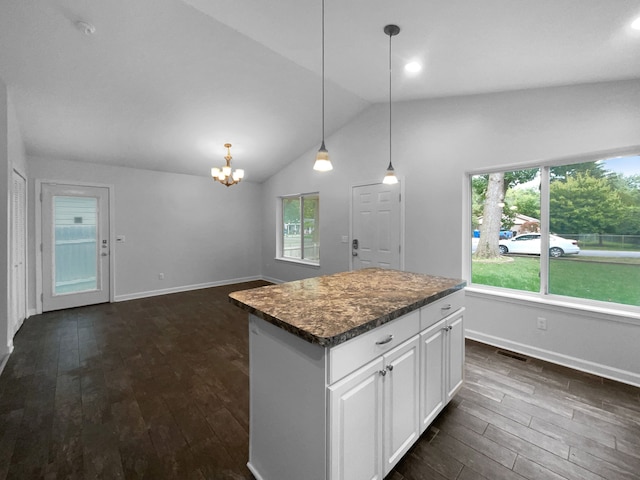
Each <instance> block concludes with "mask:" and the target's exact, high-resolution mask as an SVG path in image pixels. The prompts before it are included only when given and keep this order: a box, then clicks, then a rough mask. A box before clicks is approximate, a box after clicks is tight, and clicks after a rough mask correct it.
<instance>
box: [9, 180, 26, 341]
mask: <svg viewBox="0 0 640 480" xmlns="http://www.w3.org/2000/svg"><path fill="white" fill-rule="evenodd" d="M12 181H13V187H12V192H11V193H12V197H11V264H12V266H13V268H12V269H11V320H10V331H9V334H10V336H11V337H12V336H13V335H15V333H16V332H17V331H18V329H19V328H20V326H21V325H22V322H23V321H24V319H25V317H26V316H27V314H26V312H27V269H26V266H27V255H26V252H27V249H26V238H27V235H26V228H27V227H26V225H27V221H26V220H27V218H26V215H27V195H26V193H27V181H26V179H25V178H24V177H23V176H22V175H20V174H19V173H18V172H16V171H15V170H14V171H13V179H12Z"/></svg>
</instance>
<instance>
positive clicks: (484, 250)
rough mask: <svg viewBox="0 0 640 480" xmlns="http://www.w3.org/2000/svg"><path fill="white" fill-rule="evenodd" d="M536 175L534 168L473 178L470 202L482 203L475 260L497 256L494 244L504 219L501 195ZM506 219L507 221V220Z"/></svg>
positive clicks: (498, 237)
mask: <svg viewBox="0 0 640 480" xmlns="http://www.w3.org/2000/svg"><path fill="white" fill-rule="evenodd" d="M537 174H538V169H537V168H531V169H527V170H516V171H513V172H499V173H491V174H489V175H478V176H475V177H473V179H472V187H473V194H474V199H480V200H484V208H483V211H482V225H481V226H480V239H479V241H478V246H477V247H476V252H475V254H474V255H475V257H476V258H482V259H491V258H498V257H499V256H500V250H499V249H498V241H499V239H500V227H501V226H502V223H503V218H504V216H503V211H504V207H505V203H504V199H505V194H506V192H507V190H508V189H509V188H512V187H514V186H515V185H518V184H522V183H526V182H529V181H531V180H533V179H534V178H535V176H536V175H537ZM506 220H507V221H508V218H507V219H506Z"/></svg>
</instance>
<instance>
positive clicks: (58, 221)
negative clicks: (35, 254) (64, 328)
mask: <svg viewBox="0 0 640 480" xmlns="http://www.w3.org/2000/svg"><path fill="white" fill-rule="evenodd" d="M41 198H42V310H43V311H45V312H46V311H49V310H59V309H62V308H71V307H78V306H81V305H92V304H95V303H105V302H108V301H109V299H110V292H109V288H110V287H109V285H110V280H109V279H110V260H109V251H110V245H109V238H110V236H109V190H108V189H107V188H104V187H85V186H74V185H56V184H42V197H41Z"/></svg>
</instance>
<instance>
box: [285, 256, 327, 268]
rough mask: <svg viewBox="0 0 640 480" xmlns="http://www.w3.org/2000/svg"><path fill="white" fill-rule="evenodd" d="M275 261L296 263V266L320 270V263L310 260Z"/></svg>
mask: <svg viewBox="0 0 640 480" xmlns="http://www.w3.org/2000/svg"><path fill="white" fill-rule="evenodd" d="M274 260H276V261H278V262H285V263H294V264H296V265H304V266H305V267H313V268H320V264H319V263H315V262H310V261H308V260H299V259H296V258H285V257H276V258H275V259H274Z"/></svg>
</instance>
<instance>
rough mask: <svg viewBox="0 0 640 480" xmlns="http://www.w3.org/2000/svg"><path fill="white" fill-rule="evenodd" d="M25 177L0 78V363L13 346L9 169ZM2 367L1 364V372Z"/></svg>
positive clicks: (8, 99)
mask: <svg viewBox="0 0 640 480" xmlns="http://www.w3.org/2000/svg"><path fill="white" fill-rule="evenodd" d="M14 169H15V170H16V171H18V172H19V173H20V174H21V175H22V176H24V177H26V163H25V154H24V145H23V142H22V136H21V134H20V130H19V128H18V120H17V118H16V114H15V109H14V107H13V104H12V102H11V96H10V94H9V92H8V91H7V88H6V86H5V84H4V83H3V82H2V80H0V272H5V274H3V275H1V276H0V292H6V293H5V294H4V295H0V365H2V357H3V356H4V355H6V354H7V353H10V352H11V350H12V349H13V334H14V333H15V332H14V331H13V326H10V325H12V324H13V321H9V319H10V316H11V315H12V314H13V313H14V312H12V311H11V298H10V297H9V296H10V295H11V292H10V288H9V285H10V284H11V272H12V271H13V269H12V268H10V264H11V261H10V259H11V240H10V239H11V197H12V185H13V182H12V172H13V170H14ZM1 370H2V368H1V367H0V371H1Z"/></svg>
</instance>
